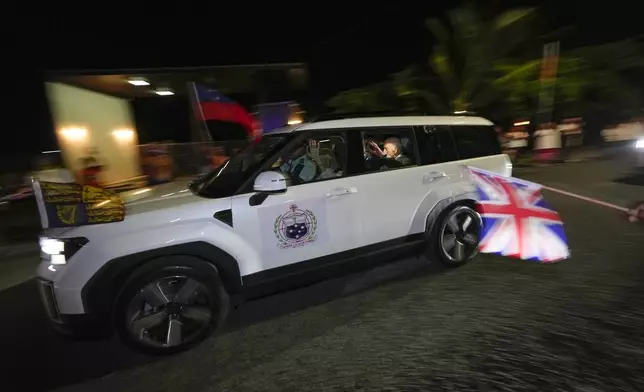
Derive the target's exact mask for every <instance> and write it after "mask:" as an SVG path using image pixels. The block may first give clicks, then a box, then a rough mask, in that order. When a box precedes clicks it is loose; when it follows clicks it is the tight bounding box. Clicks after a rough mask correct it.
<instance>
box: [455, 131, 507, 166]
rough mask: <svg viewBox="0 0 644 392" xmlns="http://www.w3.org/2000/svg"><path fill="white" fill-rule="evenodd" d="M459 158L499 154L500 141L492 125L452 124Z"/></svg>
mask: <svg viewBox="0 0 644 392" xmlns="http://www.w3.org/2000/svg"><path fill="white" fill-rule="evenodd" d="M451 130H452V136H453V137H454V142H455V143H456V149H457V150H458V156H459V158H460V159H468V158H478V157H485V156H489V155H498V154H501V143H500V142H499V138H498V136H497V134H496V131H494V128H493V127H492V126H469V125H468V126H460V125H458V126H452V127H451Z"/></svg>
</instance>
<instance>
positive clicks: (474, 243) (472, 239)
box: [428, 205, 483, 268]
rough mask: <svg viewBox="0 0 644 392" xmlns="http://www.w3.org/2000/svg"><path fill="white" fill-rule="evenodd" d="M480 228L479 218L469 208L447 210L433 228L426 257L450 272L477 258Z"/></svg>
mask: <svg viewBox="0 0 644 392" xmlns="http://www.w3.org/2000/svg"><path fill="white" fill-rule="evenodd" d="M482 226H483V224H482V220H481V216H480V215H479V214H478V213H477V212H476V211H475V210H473V209H472V208H470V207H469V206H465V205H459V206H456V207H454V208H450V209H447V210H446V211H444V212H443V213H442V214H441V215H440V216H439V217H438V219H437V222H436V224H435V225H433V228H432V233H431V234H430V238H429V240H430V246H429V255H428V256H429V257H430V259H438V260H439V261H440V262H441V263H442V264H443V265H445V266H446V267H450V268H454V267H459V266H461V265H463V264H465V263H467V262H468V261H470V260H471V259H473V258H474V257H475V256H476V255H477V254H478V245H479V239H480V236H481V228H482Z"/></svg>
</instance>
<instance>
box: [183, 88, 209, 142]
mask: <svg viewBox="0 0 644 392" xmlns="http://www.w3.org/2000/svg"><path fill="white" fill-rule="evenodd" d="M188 84H189V85H190V90H192V94H189V97H190V102H191V103H192V113H193V118H194V117H195V115H196V114H197V110H199V112H198V113H199V114H200V116H199V119H200V120H201V121H200V122H201V125H202V126H198V125H197V131H198V133H199V134H200V135H201V139H202V140H201V141H205V142H212V134H211V133H210V129H209V128H208V123H207V122H206V120H204V119H203V118H204V113H203V109H202V108H201V104H200V102H199V94H198V93H197V84H196V83H195V82H191V83H188ZM204 128H205V131H206V132H205V134H206V135H205V137H204V132H203V131H204Z"/></svg>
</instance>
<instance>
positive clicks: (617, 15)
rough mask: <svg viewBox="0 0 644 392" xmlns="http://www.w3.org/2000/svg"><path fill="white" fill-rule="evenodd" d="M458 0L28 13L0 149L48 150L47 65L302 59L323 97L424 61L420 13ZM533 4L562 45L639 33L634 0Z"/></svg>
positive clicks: (499, 4) (495, 5) (493, 4)
mask: <svg viewBox="0 0 644 392" xmlns="http://www.w3.org/2000/svg"><path fill="white" fill-rule="evenodd" d="M458 3H459V2H457V1H438V0H434V1H423V2H396V4H399V5H398V6H388V7H380V8H378V9H372V8H368V7H369V6H363V7H359V6H358V5H357V4H358V3H356V4H352V7H351V8H348V7H347V8H346V9H336V8H333V9H326V8H331V7H330V6H326V5H325V6H324V7H322V8H323V9H322V10H319V9H316V8H315V7H313V6H311V5H310V4H308V3H301V5H300V6H299V7H289V8H288V9H284V10H281V11H276V10H275V9H273V10H272V12H271V13H269V11H270V10H266V11H264V10H259V9H257V8H256V6H254V5H253V6H250V5H247V6H246V8H247V9H248V8H250V9H252V10H253V11H254V12H253V14H251V15H250V16H248V15H246V14H239V15H240V17H239V18H235V15H236V14H235V13H234V12H232V11H231V10H222V9H221V8H218V9H210V10H207V9H203V10H202V9H199V13H198V14H199V15H201V16H200V17H199V18H196V19H195V18H194V17H192V16H190V17H176V16H175V17H174V18H168V17H148V18H145V20H143V21H141V20H140V19H138V18H132V19H136V20H137V22H136V23H133V24H132V25H126V23H127V21H125V20H123V18H124V16H123V15H126V16H127V12H126V11H127V10H122V11H121V13H120V14H119V15H116V16H115V17H112V18H104V21H100V20H89V21H88V22H79V20H82V18H76V17H74V18H72V17H71V16H72V15H74V14H73V13H70V14H68V15H69V16H68V17H67V18H61V17H51V16H49V15H48V16H47V17H45V16H35V17H30V23H31V24H33V25H34V26H35V27H34V30H35V31H34V30H32V31H30V32H29V34H24V35H18V34H17V33H15V32H13V33H10V35H9V36H11V37H16V39H15V40H14V41H15V42H14V44H13V45H11V48H12V49H11V50H10V52H13V56H12V58H13V59H15V61H14V62H12V63H11V64H10V68H13V69H12V70H11V71H12V72H11V73H10V74H7V75H11V80H9V84H10V85H13V86H10V90H9V94H11V96H13V97H15V99H13V100H11V102H10V104H9V105H10V106H6V104H5V106H4V108H5V110H6V111H7V113H6V114H5V116H6V118H7V117H8V118H9V122H8V123H5V126H10V129H12V130H15V131H17V132H10V133H9V134H11V138H12V139H14V140H12V141H11V143H9V141H7V143H2V144H0V152H2V153H5V151H6V152H17V151H24V152H35V151H39V150H42V149H45V148H49V147H51V143H52V135H51V129H50V128H49V126H50V125H49V124H48V119H47V115H46V113H45V114H44V111H45V110H46V102H45V98H44V92H43V88H42V78H41V76H40V72H41V71H42V70H43V69H52V70H53V69H79V68H111V67H123V68H125V67H132V68H135V67H155V66H196V65H219V64H239V63H258V62H288V61H305V62H308V63H309V67H310V69H311V77H312V80H311V89H312V94H315V95H314V96H315V98H317V99H324V98H328V97H329V96H331V95H333V94H334V93H335V92H337V91H339V90H342V89H346V88H350V87H357V86H360V85H364V84H366V83H369V82H372V81H377V80H379V79H382V78H383V77H384V76H385V75H387V74H389V73H392V72H395V71H397V70H399V69H401V68H402V67H404V66H405V65H407V64H409V63H410V62H412V61H414V60H417V59H422V58H423V56H426V54H427V53H428V52H429V51H430V50H431V46H430V44H429V43H428V42H427V41H428V39H429V37H428V34H427V32H426V31H425V30H424V24H423V21H424V19H425V18H426V17H428V16H433V15H440V14H441V13H442V12H444V10H445V9H446V8H447V5H456V4H458ZM530 3H532V4H535V2H516V1H515V2H510V1H501V0H498V1H486V2H485V4H488V5H487V7H490V9H503V8H508V7H511V6H515V5H527V4H530ZM620 3H621V4H620ZM245 4H250V3H245ZM365 4H368V3H365ZM371 4H375V3H371ZM383 4H386V3H383ZM537 4H539V5H540V6H541V9H542V12H543V14H544V22H545V23H547V25H548V26H552V27H558V26H562V25H574V26H575V33H574V35H573V36H571V37H570V38H567V41H564V42H563V43H562V50H565V47H566V45H569V46H570V45H577V44H580V43H595V42H602V41H610V40H613V39H617V38H621V37H624V36H628V35H631V34H636V33H641V32H642V30H643V29H644V28H642V27H640V26H641V25H642V22H641V15H642V12H641V11H642V10H640V9H639V8H644V7H642V6H639V7H638V5H637V2H636V1H631V2H625V1H622V0H619V1H612V2H610V3H606V2H596V3H592V2H583V3H580V2H563V1H559V2H556V1H554V0H548V1H542V2H539V3H537ZM562 4H566V5H562ZM633 7H635V8H638V9H634V8H633ZM194 10H196V9H193V11H194ZM246 12H248V10H247V11H246ZM204 15H214V16H212V17H204ZM222 15H223V16H222ZM268 15H272V16H268ZM34 18H35V20H34ZM18 20H19V18H17V20H16V21H18ZM5 50H7V49H5ZM538 50H540V49H538ZM5 77H8V76H5ZM11 87H13V92H12V88H11ZM11 106H14V107H11ZM5 134H8V133H5Z"/></svg>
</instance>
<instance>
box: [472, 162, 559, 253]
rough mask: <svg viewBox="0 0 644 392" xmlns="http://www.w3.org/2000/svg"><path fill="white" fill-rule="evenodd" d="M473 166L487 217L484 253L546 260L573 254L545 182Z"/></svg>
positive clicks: (481, 209) (480, 208)
mask: <svg viewBox="0 0 644 392" xmlns="http://www.w3.org/2000/svg"><path fill="white" fill-rule="evenodd" d="M469 169H470V171H471V173H472V177H473V181H474V183H475V185H476V193H477V195H478V200H477V201H478V203H477V210H478V212H479V214H480V215H481V218H482V219H483V229H482V233H481V240H480V242H479V250H480V251H481V253H493V254H499V255H502V256H509V257H515V258H519V259H522V260H531V261H538V262H543V263H552V262H556V261H560V260H563V259H567V258H569V257H570V250H569V248H568V241H567V239H566V235H565V233H564V228H563V222H562V221H561V218H560V217H559V214H557V212H556V211H555V210H554V209H552V208H551V207H550V206H549V205H548V204H547V203H546V202H545V200H544V199H543V195H542V194H541V185H539V184H535V183H532V182H528V181H524V180H520V179H518V178H513V177H504V176H501V175H498V174H496V173H491V172H488V171H485V170H481V169H478V168H473V167H470V168H469Z"/></svg>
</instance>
